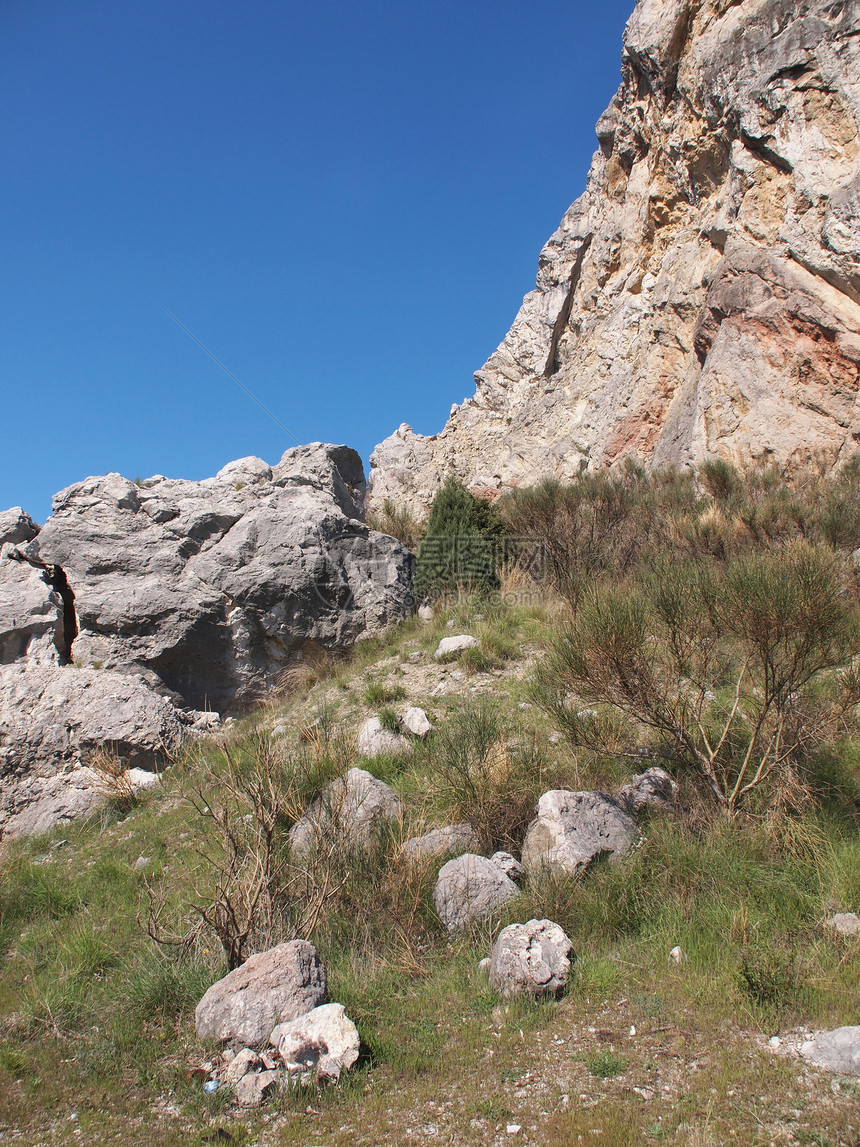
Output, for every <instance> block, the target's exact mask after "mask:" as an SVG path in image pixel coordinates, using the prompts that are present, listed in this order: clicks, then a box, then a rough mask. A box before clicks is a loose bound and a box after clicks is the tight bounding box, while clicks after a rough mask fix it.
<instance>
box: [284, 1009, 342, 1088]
mask: <svg viewBox="0 0 860 1147" xmlns="http://www.w3.org/2000/svg"><path fill="white" fill-rule="evenodd" d="M269 1042H270V1043H271V1045H272V1047H274V1048H275V1049H276V1051H277V1053H278V1055H279V1056H280V1057H281V1059H282V1060H283V1063H284V1067H285V1069H286V1071H287V1073H288V1075H289V1077H290V1081H291V1082H293V1083H301V1084H305V1085H307V1084H311V1083H334V1082H336V1081H337V1080H338V1079H340V1074H341V1072H342V1071H349V1069H350V1068H351V1067H352V1066H353V1064H354V1063H355V1061H356V1060H357V1059H358V1053H359V1050H360V1047H361V1041H360V1039H359V1036H358V1030H357V1028H356V1026H355V1024H354V1023H353V1022H352V1020H350V1019H349V1018H348V1017H347V1015H346V1012H345V1011H344V1007H343V1005H342V1004H324V1005H323V1006H322V1007H319V1008H314V1010H313V1011H311V1012H308V1013H307V1014H306V1015H303V1016H300V1017H299V1018H298V1019H295V1020H292V1021H291V1022H289V1023H283V1024H278V1026H277V1027H276V1028H275V1030H274V1031H273V1032H272V1034H271V1037H270V1040H269Z"/></svg>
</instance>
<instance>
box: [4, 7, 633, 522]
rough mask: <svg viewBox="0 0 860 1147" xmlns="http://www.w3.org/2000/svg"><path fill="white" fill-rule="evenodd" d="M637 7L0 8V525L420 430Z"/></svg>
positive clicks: (548, 213)
mask: <svg viewBox="0 0 860 1147" xmlns="http://www.w3.org/2000/svg"><path fill="white" fill-rule="evenodd" d="M632 7H633V0H604V2H603V3H600V4H595V3H593V0H566V2H561V0H492V2H490V0H487V2H484V0H456V2H455V0H436V2H434V3H425V4H420V5H419V4H413V3H408V2H404V0H399V2H394V0H389V2H386V3H383V2H379V0H365V2H364V3H361V4H357V3H347V2H346V0H338V2H334V0H315V2H314V3H303V4H299V3H294V2H292V0H244V2H243V3H242V4H239V3H236V2H235V0H234V2H233V3H227V2H225V0H147V2H146V3H143V4H141V3H140V2H139V0H135V2H134V3H131V2H129V0H75V3H74V4H71V3H69V2H68V0H4V3H3V5H2V8H0V100H2V116H0V181H2V195H3V227H2V229H0V256H2V266H3V275H2V278H0V395H2V406H0V410H2V442H3V445H2V453H0V509H2V508H5V507H6V506H10V505H23V506H24V507H25V509H27V510H29V511H30V513H32V514H33V515H34V516H35V517H36V518H38V519H40V520H41V519H44V517H45V516H46V515H47V514H48V513H49V511H50V497H51V494H52V493H53V492H55V491H56V490H59V489H61V488H62V487H64V486H66V485H69V484H70V483H71V482H74V481H77V480H78V479H80V478H83V477H85V476H87V475H89V474H101V473H105V472H107V471H109V470H117V471H119V472H120V473H123V474H126V475H127V476H129V477H132V478H134V477H136V476H138V475H141V476H147V475H149V474H154V473H163V474H169V475H171V476H175V477H187V478H203V477H206V476H208V475H210V474H213V473H215V472H216V471H217V470H218V469H220V467H221V466H222V465H224V464H225V463H226V462H228V461H230V460H231V459H233V458H238V457H241V456H243V455H246V454H257V455H259V456H261V457H263V458H266V459H267V460H269V461H276V460H277V459H278V458H279V457H280V455H281V454H282V453H283V451H284V450H285V449H287V448H288V447H289V446H291V445H294V443H293V441H292V439H290V438H288V437H287V436H286V435H285V434H284V432H283V430H281V429H280V427H278V426H277V425H276V424H275V423H274V422H272V421H271V420H270V419H269V418H268V417H267V416H266V415H265V414H264V413H263V412H262V411H261V410H260V409H259V407H257V406H256V405H255V404H254V403H253V402H252V401H251V400H250V399H249V398H248V397H247V396H246V395H245V394H244V393H243V392H242V391H241V390H240V389H239V387H237V386H236V384H235V383H234V382H232V381H231V380H230V379H229V378H228V377H227V376H226V375H225V374H224V373H222V372H221V371H220V370H219V369H218V368H217V367H216V366H215V365H214V363H213V362H212V361H211V360H210V359H209V358H207V357H206V355H205V354H204V353H203V351H201V350H200V348H199V347H198V346H197V345H195V343H194V342H192V340H191V339H190V338H189V337H188V336H187V335H186V334H185V333H183V331H182V330H180V329H179V327H177V326H176V325H175V324H174V323H173V322H172V320H171V319H170V318H169V317H168V315H167V314H166V313H165V310H164V308H167V309H168V310H170V311H171V312H173V313H174V314H175V315H176V316H177V317H178V318H179V319H181V321H182V322H183V323H184V324H185V325H186V326H187V327H188V328H189V329H190V330H191V331H193V332H194V334H195V335H196V336H197V337H198V338H199V339H200V340H201V341H202V342H203V343H204V344H205V345H206V346H207V347H209V348H210V349H211V351H212V352H213V353H214V354H215V355H217V357H218V358H219V359H221V360H222V361H223V362H224V363H225V364H226V365H227V366H228V367H229V368H230V369H231V370H232V371H233V372H234V373H235V374H236V375H237V377H238V378H240V379H241V380H242V381H243V382H244V383H245V385H246V386H248V387H249V388H250V389H251V390H252V391H253V392H254V393H255V394H256V395H257V396H258V398H259V399H260V401H261V402H263V403H264V404H265V405H266V406H267V407H269V409H271V410H272V411H273V412H274V413H275V414H276V415H277V417H278V419H279V420H280V421H281V422H282V423H283V424H284V425H285V426H287V427H288V428H289V429H290V431H291V432H292V434H294V435H295V436H296V438H297V439H299V440H300V441H303V442H305V441H314V440H323V441H333V442H347V443H349V444H350V445H352V446H354V447H355V448H356V449H358V450H359V451H360V452H361V454H362V456H363V457H364V458H365V461H366V460H367V457H368V455H369V453H370V451H371V449H372V448H373V446H374V445H375V444H376V442H378V441H380V440H381V439H382V438H384V437H385V436H386V435H387V434H389V433H390V432H391V431H392V430H393V429H395V427H396V426H397V425H399V423H400V422H409V423H410V424H411V425H413V426H414V427H415V429H416V430H419V431H421V432H423V433H433V432H435V431H437V430H439V429H440V428H441V426H442V425H443V423H444V421H445V419H446V417H447V414H448V410H449V408H450V406H451V403H452V402H460V401H462V399H463V398H464V397H465V396H466V395H468V394H471V393H472V392H473V383H472V373H473V371H475V370H477V369H478V368H479V367H480V366H481V365H482V363H483V362H484V361H485V359H486V358H487V357H488V355H489V354H490V353H491V352H492V351H493V349H494V348H495V347H496V345H497V344H498V343H499V342H500V341H501V339H502V338H503V337H504V334H505V332H506V330H507V329H508V327H509V325H510V323H511V320H512V319H513V317H514V314H515V313H516V310H517V308H518V306H519V303H520V300H521V298H522V296H523V294H525V292H526V291H528V290H530V289H531V287H532V286H533V284H534V277H535V272H536V269H537V257H538V252H539V250H540V248H541V246H542V245H543V243H544V242H545V240H546V239H547V238H548V237H549V235H550V234H551V233H552V231H553V230H554V229H555V227H556V226H557V224H558V221H559V219H560V218H561V216H562V214H563V212H564V211H565V209H566V208H567V207H568V205H569V204H570V203H571V202H572V201H573V199H575V198H576V196H577V195H579V194H580V192H581V191H582V189H583V187H584V184H585V177H586V174H587V170H588V165H589V162H590V159H591V155H592V152H593V150H594V148H595V146H596V140H595V137H594V124H595V122H596V120H597V118H598V116H599V115H600V113H601V111H602V110H603V109H604V107H605V106H606V105H607V103H608V102H609V99H610V98H611V96H612V94H613V92H614V91H615V89H616V87H617V85H618V80H619V64H620V51H621V32H622V30H623V27H624V22H625V20H626V18H627V17H628V16H629V14H630V11H631V10H632Z"/></svg>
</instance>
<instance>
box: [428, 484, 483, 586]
mask: <svg viewBox="0 0 860 1147" xmlns="http://www.w3.org/2000/svg"><path fill="white" fill-rule="evenodd" d="M503 536H504V528H503V526H502V524H501V523H500V521H499V519H498V516H497V515H496V512H495V510H494V508H493V506H492V504H491V503H489V502H487V501H485V500H484V499H482V498H476V497H475V496H474V495H473V494H470V493H469V491H468V490H467V489H466V488H465V487H464V486H462V485H461V484H460V483H459V482H458V481H457V479H456V478H454V477H449V478H448V479H447V480H446V481H445V483H444V485H443V486H441V487H440V489H439V490H438V492H437V494H436V497H435V498H434V499H433V505H432V506H431V508H430V517H429V519H428V521H427V531H426V533H425V534H424V538H423V540H422V542H421V545H420V546H419V548H418V561H417V565H416V569H415V593H416V595H417V597H419V598H427V597H436V596H438V595H439V594H443V593H449V592H452V591H456V590H458V589H493V588H495V587H496V586H497V585H498V584H499V576H498V562H499V557H500V554H499V550H500V543H501V539H502V537H503Z"/></svg>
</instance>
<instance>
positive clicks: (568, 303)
mask: <svg viewBox="0 0 860 1147" xmlns="http://www.w3.org/2000/svg"><path fill="white" fill-rule="evenodd" d="M593 238H594V232H593V231H589V233H588V234H587V235H586V236H585V238H584V239H583V241H582V246H581V247H580V248H579V252H578V253H577V256H576V260H575V261H574V264H573V266H572V267H571V269H570V285H569V286H568V289H567V295H566V296H565V300H564V302H563V303H562V304H561V310H560V311H559V312H558V315H557V316H556V320H555V323H554V324H553V328H552V336H551V337H550V340H549V353H548V354H547V357H546V366H545V367H544V368H543V377H544V378H552V376H553V375H554V374H558V370H559V366H560V363H559V361H558V348H559V344H560V342H561V336H562V335H563V334H564V328H565V327H566V326H567V322H568V319H569V318H570V312H571V310H572V308H573V296H574V294H575V292H576V288H577V287H578V286H579V280H580V277H581V275H582V264H583V261H584V260H585V256H586V254H587V252H588V248H589V247H590V246H591V240H592V239H593Z"/></svg>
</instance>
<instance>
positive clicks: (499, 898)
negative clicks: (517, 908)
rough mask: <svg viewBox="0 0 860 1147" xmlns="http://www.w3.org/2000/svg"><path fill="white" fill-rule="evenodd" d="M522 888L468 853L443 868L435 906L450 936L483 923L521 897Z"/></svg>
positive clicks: (436, 890) (496, 868)
mask: <svg viewBox="0 0 860 1147" xmlns="http://www.w3.org/2000/svg"><path fill="white" fill-rule="evenodd" d="M519 892H520V890H519V888H517V886H516V884H514V882H513V880H511V879H510V877H509V876H506V875H505V873H504V872H503V871H502V869H501V868H500V867H499V866H498V865H497V864H494V863H493V862H492V860H488V859H487V857H486V856H477V855H475V854H474V853H470V852H467V853H465V854H464V855H463V856H458V857H457V859H456V860H449V861H448V863H447V864H443V865H442V868H441V869H440V871H439V876H438V877H437V880H436V887H435V888H434V889H433V903H434V904H435V906H436V911H437V912H438V914H439V919H440V920H441V921H442V923H443V924H444V925H445V927H446V928H447V929H448V931H449V932H456V931H457V930H458V929H459V928H464V927H465V926H466V925H468V924H474V923H476V922H477V921H479V920H484V919H486V917H488V916H492V915H493V914H494V913H496V912H498V911H499V910H500V909H501V908H502V907H503V906H504V905H505V904H507V903H508V901H509V900H513V899H514V897H516V896H518V895H519Z"/></svg>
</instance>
